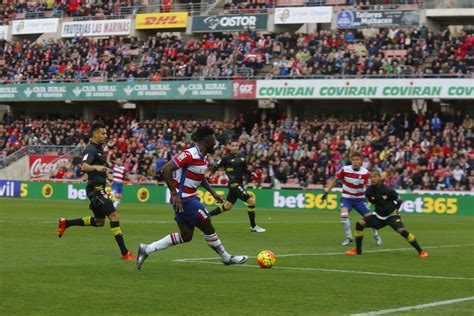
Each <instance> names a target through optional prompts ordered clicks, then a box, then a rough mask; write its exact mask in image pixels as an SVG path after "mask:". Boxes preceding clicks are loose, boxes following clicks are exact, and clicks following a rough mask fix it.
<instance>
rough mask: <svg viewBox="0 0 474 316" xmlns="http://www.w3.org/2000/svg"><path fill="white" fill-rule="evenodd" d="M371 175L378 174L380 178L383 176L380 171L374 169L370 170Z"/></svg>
mask: <svg viewBox="0 0 474 316" xmlns="http://www.w3.org/2000/svg"><path fill="white" fill-rule="evenodd" d="M370 173H376V174H378V175H379V176H380V175H381V174H380V170H379V169H377V168H372V169H370Z"/></svg>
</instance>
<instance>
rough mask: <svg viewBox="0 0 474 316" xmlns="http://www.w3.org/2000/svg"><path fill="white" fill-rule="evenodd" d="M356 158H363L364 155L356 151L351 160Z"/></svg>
mask: <svg viewBox="0 0 474 316" xmlns="http://www.w3.org/2000/svg"><path fill="white" fill-rule="evenodd" d="M354 157H359V158H362V155H361V154H360V152H358V151H354V152H353V153H352V155H351V158H354Z"/></svg>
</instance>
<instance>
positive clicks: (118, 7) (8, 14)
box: [0, 0, 157, 22]
mask: <svg viewBox="0 0 474 316" xmlns="http://www.w3.org/2000/svg"><path fill="white" fill-rule="evenodd" d="M154 2H157V1H154V0H101V1H91V0H37V1H27V0H3V3H2V4H0V16H1V18H2V21H3V22H8V21H11V20H13V19H19V18H44V17H63V16H70V17H96V18H100V17H104V16H108V15H120V14H122V13H123V11H124V9H126V8H134V7H139V6H147V5H149V4H150V3H154ZM125 11H126V12H128V11H127V10H125Z"/></svg>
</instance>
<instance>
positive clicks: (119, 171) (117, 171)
mask: <svg viewBox="0 0 474 316" xmlns="http://www.w3.org/2000/svg"><path fill="white" fill-rule="evenodd" d="M112 170H113V173H112V176H113V178H114V183H123V178H124V177H125V167H124V166H117V165H114V166H113V169H112Z"/></svg>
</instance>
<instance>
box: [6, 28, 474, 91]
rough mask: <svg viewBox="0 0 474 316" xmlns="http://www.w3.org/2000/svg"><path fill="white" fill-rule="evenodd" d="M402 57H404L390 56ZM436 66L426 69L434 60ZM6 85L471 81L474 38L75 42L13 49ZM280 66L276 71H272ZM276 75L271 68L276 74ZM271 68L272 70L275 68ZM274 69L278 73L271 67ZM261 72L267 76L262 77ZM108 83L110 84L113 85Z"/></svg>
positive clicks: (411, 34) (213, 37) (321, 34)
mask: <svg viewBox="0 0 474 316" xmlns="http://www.w3.org/2000/svg"><path fill="white" fill-rule="evenodd" d="M394 51H402V52H403V53H402V55H401V56H391V55H390V54H391V53H390V52H394ZM433 54H435V55H434V57H433V58H432V62H431V64H430V63H429V62H427V63H425V61H426V60H427V59H426V58H427V57H428V56H433ZM0 60H3V63H4V66H3V67H2V69H1V70H0V83H15V82H30V83H31V82H36V81H46V82H54V81H66V82H68V81H82V80H92V79H93V78H94V79H97V78H99V79H100V80H105V79H108V80H115V81H134V80H151V81H159V80H162V79H163V78H170V77H172V78H184V77H192V78H196V79H197V78H206V79H213V78H217V77H226V78H243V77H249V76H252V75H253V74H260V75H265V76H267V77H275V76H279V77H301V76H307V75H323V76H330V75H336V74H340V75H367V74H370V75H384V76H385V75H389V74H393V75H403V74H417V75H419V74H433V75H439V74H449V75H459V74H470V73H472V69H473V67H474V35H473V34H472V32H469V33H468V32H465V31H460V32H457V33H454V32H450V31H449V30H447V29H446V30H443V31H441V32H439V33H436V34H434V33H433V32H431V31H430V30H429V29H427V28H426V27H425V26H423V27H421V28H416V29H412V30H401V29H396V28H392V29H388V30H384V31H382V32H381V33H380V34H373V35H371V36H364V35H363V34H362V33H359V32H356V31H316V32H314V33H312V34H297V33H293V34H290V33H277V34H257V33H255V32H252V31H249V32H245V33H239V34H230V33H223V34H204V35H202V37H201V38H199V39H196V40H188V41H185V40H183V39H181V38H178V37H176V36H172V35H167V34H157V35H155V36H150V37H149V38H148V39H147V40H143V41H140V40H137V39H135V38H132V39H126V38H124V37H117V38H111V39H94V38H81V37H79V38H73V39H59V40H50V41H46V42H42V43H39V42H36V43H32V42H31V41H30V40H27V39H24V40H23V41H22V42H16V43H5V44H4V48H3V50H1V51H0ZM265 65H273V70H272V71H271V70H269V69H265V71H261V70H262V68H263V67H264V66H265ZM269 67H270V66H269ZM267 68H268V67H267ZM270 68H271V67H270ZM259 71H260V72H259ZM105 77H106V78H105Z"/></svg>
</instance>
